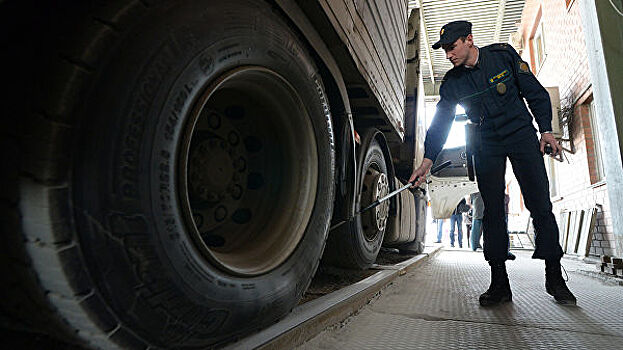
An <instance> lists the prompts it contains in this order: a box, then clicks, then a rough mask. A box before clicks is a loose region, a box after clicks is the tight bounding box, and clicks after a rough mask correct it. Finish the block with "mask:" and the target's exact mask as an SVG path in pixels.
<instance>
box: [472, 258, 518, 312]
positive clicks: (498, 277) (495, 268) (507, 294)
mask: <svg viewBox="0 0 623 350" xmlns="http://www.w3.org/2000/svg"><path fill="white" fill-rule="evenodd" d="M489 265H491V286H489V289H488V290H487V291H486V292H484V293H483V294H481V295H480V299H479V301H480V305H482V306H492V305H497V304H499V303H503V302H507V301H512V300H513V293H511V285H510V283H509V282H508V274H507V273H506V265H505V263H504V262H503V261H502V262H493V261H490V262H489Z"/></svg>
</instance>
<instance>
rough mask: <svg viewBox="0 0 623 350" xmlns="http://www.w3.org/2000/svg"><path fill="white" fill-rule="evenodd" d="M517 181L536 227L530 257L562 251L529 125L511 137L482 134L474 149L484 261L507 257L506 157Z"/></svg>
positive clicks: (557, 256) (558, 254) (551, 255)
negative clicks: (481, 203)
mask: <svg viewBox="0 0 623 350" xmlns="http://www.w3.org/2000/svg"><path fill="white" fill-rule="evenodd" d="M507 158H508V159H509V160H510V162H511V165H512V168H513V173H515V177H516V178H517V181H518V182H519V187H520V188H521V193H522V194H523V197H524V202H525V204H526V208H528V210H529V211H530V214H531V216H532V220H533V223H534V230H535V250H534V254H533V255H532V258H533V259H558V260H560V258H561V257H562V255H563V251H562V248H561V247H560V244H559V242H558V237H559V233H558V225H557V224H556V219H555V218H554V214H553V213H552V203H551V201H550V196H549V183H548V180H547V173H546V172H545V163H544V161H543V156H542V154H541V151H540V149H539V141H538V139H537V137H536V133H535V131H534V129H533V128H532V127H526V128H523V129H522V130H519V131H517V132H515V133H514V134H513V135H512V136H511V137H508V138H504V139H502V138H500V137H496V136H493V137H485V133H484V132H483V139H482V142H481V145H480V147H479V148H478V149H477V150H476V152H475V157H474V159H475V169H476V176H477V179H478V188H479V190H480V193H481V194H482V200H483V202H484V204H485V210H484V216H483V236H484V247H483V248H484V255H485V259H486V260H487V261H505V260H506V259H507V257H508V244H509V241H508V232H507V224H506V220H505V218H506V213H505V206H504V193H505V187H506V184H505V178H504V177H505V173H506V159H507Z"/></svg>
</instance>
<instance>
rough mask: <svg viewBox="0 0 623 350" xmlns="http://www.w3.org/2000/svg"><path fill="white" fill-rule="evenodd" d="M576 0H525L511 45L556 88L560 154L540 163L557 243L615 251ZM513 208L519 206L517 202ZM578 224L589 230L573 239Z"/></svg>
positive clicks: (571, 248) (580, 251)
mask: <svg viewBox="0 0 623 350" xmlns="http://www.w3.org/2000/svg"><path fill="white" fill-rule="evenodd" d="M579 2H580V0H578V1H574V0H526V3H525V6H524V9H523V13H522V18H521V23H520V24H519V28H518V33H517V35H516V36H515V40H514V42H513V45H514V46H515V48H516V49H517V50H518V51H519V53H520V55H521V56H522V58H523V59H524V60H525V61H526V62H528V63H529V64H530V67H531V69H532V71H533V73H534V74H535V75H536V77H537V78H538V79H539V81H540V82H541V84H543V86H545V87H555V88H557V89H558V95H559V98H560V112H561V113H560V115H561V120H560V122H561V123H560V125H561V129H560V130H561V136H562V139H563V141H562V145H563V147H564V148H565V149H566V152H565V157H564V158H563V161H562V162H559V161H556V160H554V159H551V158H546V166H547V169H548V174H549V178H550V193H551V200H552V204H553V206H554V214H555V215H556V217H557V220H558V223H559V227H560V230H561V237H563V239H568V241H564V242H561V243H563V248H565V245H568V247H566V251H567V253H570V254H577V255H579V256H584V255H585V254H588V255H590V256H599V255H604V254H605V255H616V239H615V235H614V227H613V220H612V210H611V205H610V196H608V181H607V179H606V176H605V170H604V156H603V154H602V148H603V147H600V143H601V142H604V140H603V137H601V136H600V133H599V130H598V127H597V121H598V115H597V112H596V111H597V110H599V109H598V108H596V102H597V101H596V100H595V98H594V96H593V86H594V84H593V82H592V77H591V69H590V66H589V56H588V54H587V45H586V42H585V35H584V32H583V30H584V29H583V28H584V26H583V23H582V14H581V8H580V5H579ZM554 118H556V116H554ZM553 122H554V123H555V122H557V121H556V120H554V121H553ZM508 187H509V192H512V191H513V188H516V184H513V183H509V186H508ZM515 206H516V207H519V208H520V209H522V210H523V205H522V203H519V204H518V205H517V204H516V205H515ZM593 213H594V214H593ZM593 217H594V218H593ZM591 219H592V220H594V221H592V222H591ZM591 223H592V224H593V225H591ZM583 228H584V235H586V234H587V233H589V230H590V234H589V235H588V236H587V237H586V238H585V239H587V238H588V239H589V240H588V241H585V242H582V240H581V239H580V237H579V235H580V233H582V229H583ZM583 245H584V246H585V247H586V248H584V247H583Z"/></svg>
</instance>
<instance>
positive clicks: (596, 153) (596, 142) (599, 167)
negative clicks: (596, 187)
mask: <svg viewBox="0 0 623 350" xmlns="http://www.w3.org/2000/svg"><path fill="white" fill-rule="evenodd" d="M588 107H589V108H588V114H589V118H590V121H591V130H592V136H593V159H594V160H593V162H592V164H591V162H589V166H592V167H593V168H594V169H595V171H594V173H593V172H591V182H592V183H596V182H599V181H601V180H603V179H604V178H605V171H604V162H603V158H602V155H601V142H600V141H601V140H600V135H599V129H598V128H597V113H596V110H595V100H593V101H591V103H590V104H589V106H588ZM588 151H589V154H590V150H588Z"/></svg>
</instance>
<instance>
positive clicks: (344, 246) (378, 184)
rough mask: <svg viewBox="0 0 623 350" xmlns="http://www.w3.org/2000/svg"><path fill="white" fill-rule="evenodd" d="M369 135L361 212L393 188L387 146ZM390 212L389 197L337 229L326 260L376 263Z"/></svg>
mask: <svg viewBox="0 0 623 350" xmlns="http://www.w3.org/2000/svg"><path fill="white" fill-rule="evenodd" d="M370 134H374V133H370ZM366 139H367V140H369V143H364V145H363V146H362V148H361V149H360V150H359V152H361V153H360V157H359V158H360V159H361V160H362V162H361V167H360V170H361V172H360V174H359V187H358V194H357V196H356V202H355V210H356V211H357V212H358V211H360V210H361V209H363V208H365V207H367V206H368V205H370V204H372V203H373V202H374V201H376V200H377V199H379V198H381V197H383V196H385V195H387V194H388V193H389V192H390V191H391V190H390V185H389V180H388V169H387V163H386V161H385V156H384V154H383V149H382V148H381V145H380V143H379V142H378V140H377V139H376V138H374V137H371V138H366V137H364V140H366ZM388 213H389V201H386V202H384V203H383V204H381V205H379V206H377V207H375V208H373V209H370V210H368V211H366V212H365V213H362V214H361V215H358V216H356V217H355V218H354V220H351V221H349V222H347V223H346V224H344V225H342V226H340V227H337V228H336V229H334V230H333V231H332V232H331V233H330V235H329V239H328V241H327V248H326V252H325V254H324V256H323V264H327V265H331V266H337V267H343V268H348V269H356V270H365V269H367V268H369V267H370V266H372V264H374V261H375V260H376V257H377V255H378V253H379V250H380V249H381V244H382V242H383V235H384V233H385V228H386V225H387V218H388Z"/></svg>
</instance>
